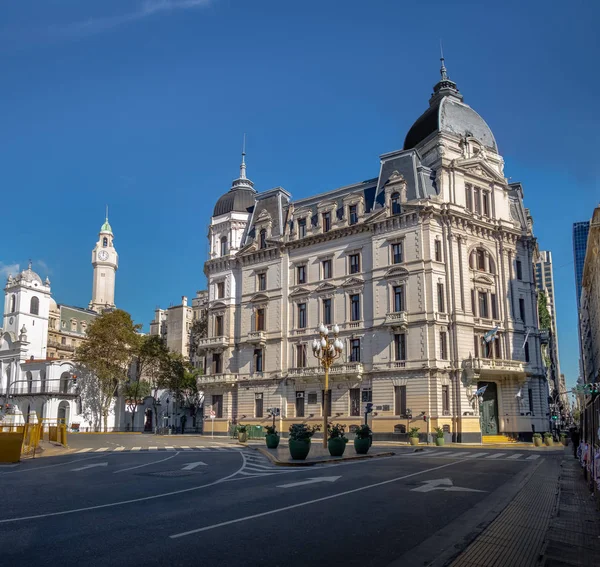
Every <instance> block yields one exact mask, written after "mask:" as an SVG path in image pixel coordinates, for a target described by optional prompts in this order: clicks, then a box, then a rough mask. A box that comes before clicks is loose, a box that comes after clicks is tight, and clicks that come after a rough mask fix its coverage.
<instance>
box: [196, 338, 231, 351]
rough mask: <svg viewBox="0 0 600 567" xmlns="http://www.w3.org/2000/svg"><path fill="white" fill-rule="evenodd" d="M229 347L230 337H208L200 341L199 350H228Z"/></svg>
mask: <svg viewBox="0 0 600 567" xmlns="http://www.w3.org/2000/svg"><path fill="white" fill-rule="evenodd" d="M228 346H229V337H223V336H221V337H206V338H204V339H200V340H199V341H198V348H199V349H205V348H227V347H228Z"/></svg>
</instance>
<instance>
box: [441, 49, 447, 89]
mask: <svg viewBox="0 0 600 567" xmlns="http://www.w3.org/2000/svg"><path fill="white" fill-rule="evenodd" d="M440 61H441V63H442V67H441V68H440V75H441V76H442V81H447V80H448V72H447V71H446V65H445V64H444V48H443V46H442V40H441V39H440Z"/></svg>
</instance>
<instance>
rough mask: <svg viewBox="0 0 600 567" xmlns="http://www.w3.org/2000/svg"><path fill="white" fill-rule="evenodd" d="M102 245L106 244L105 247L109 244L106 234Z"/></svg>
mask: <svg viewBox="0 0 600 567" xmlns="http://www.w3.org/2000/svg"><path fill="white" fill-rule="evenodd" d="M102 246H104V248H106V247H107V246H108V238H106V236H105V237H104V238H103V239H102Z"/></svg>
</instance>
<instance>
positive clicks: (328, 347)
mask: <svg viewBox="0 0 600 567" xmlns="http://www.w3.org/2000/svg"><path fill="white" fill-rule="evenodd" d="M318 331H319V338H318V339H314V340H313V343H312V350H313V354H314V355H315V357H316V358H317V360H318V361H319V363H320V364H321V366H322V367H323V369H324V370H325V388H324V390H323V447H324V448H327V417H328V414H329V368H330V367H331V365H332V364H333V363H334V361H335V360H337V359H338V358H339V357H340V356H341V354H342V351H343V350H344V343H343V342H342V341H341V340H340V339H338V334H339V332H340V328H339V327H338V326H337V325H334V326H333V327H332V332H333V337H330V336H329V329H328V328H327V327H326V326H325V325H323V324H321V325H319V329H318Z"/></svg>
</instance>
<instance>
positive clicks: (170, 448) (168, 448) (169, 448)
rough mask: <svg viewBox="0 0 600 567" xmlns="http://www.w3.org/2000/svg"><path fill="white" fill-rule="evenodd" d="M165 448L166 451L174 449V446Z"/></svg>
mask: <svg viewBox="0 0 600 567" xmlns="http://www.w3.org/2000/svg"><path fill="white" fill-rule="evenodd" d="M165 449H166V450H167V451H174V450H175V447H165Z"/></svg>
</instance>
